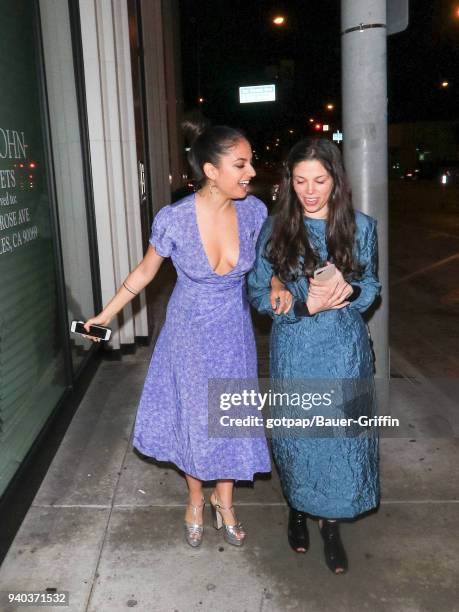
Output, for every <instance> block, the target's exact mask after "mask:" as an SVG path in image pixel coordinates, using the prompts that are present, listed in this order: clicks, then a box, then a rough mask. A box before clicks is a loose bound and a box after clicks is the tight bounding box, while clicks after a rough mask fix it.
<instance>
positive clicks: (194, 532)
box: [183, 498, 206, 548]
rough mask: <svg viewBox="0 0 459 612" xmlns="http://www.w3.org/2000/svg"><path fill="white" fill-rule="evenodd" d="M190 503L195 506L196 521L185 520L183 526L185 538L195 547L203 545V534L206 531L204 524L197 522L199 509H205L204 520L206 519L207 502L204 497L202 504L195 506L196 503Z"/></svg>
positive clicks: (194, 515) (194, 516) (194, 517)
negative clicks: (205, 507)
mask: <svg viewBox="0 0 459 612" xmlns="http://www.w3.org/2000/svg"><path fill="white" fill-rule="evenodd" d="M188 505H189V506H191V507H192V508H193V519H194V522H193V523H188V522H187V521H185V523H184V525H183V528H184V531H185V540H186V542H187V544H189V545H190V546H192V547H193V548H197V547H198V546H201V542H202V535H203V532H204V525H199V524H198V523H197V522H196V516H197V512H198V510H201V508H202V509H203V512H202V515H203V520H204V506H205V505H206V504H205V501H204V498H202V504H201V505H200V506H195V505H194V504H188Z"/></svg>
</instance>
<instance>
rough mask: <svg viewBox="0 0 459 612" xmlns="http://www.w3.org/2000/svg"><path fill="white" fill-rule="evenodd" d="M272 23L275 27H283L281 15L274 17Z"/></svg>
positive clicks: (283, 18) (283, 19)
mask: <svg viewBox="0 0 459 612" xmlns="http://www.w3.org/2000/svg"><path fill="white" fill-rule="evenodd" d="M273 23H274V25H277V26H281V25H284V23H285V17H282V15H278V16H277V17H274V19H273Z"/></svg>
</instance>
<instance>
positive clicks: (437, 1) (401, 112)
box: [180, 0, 459, 139]
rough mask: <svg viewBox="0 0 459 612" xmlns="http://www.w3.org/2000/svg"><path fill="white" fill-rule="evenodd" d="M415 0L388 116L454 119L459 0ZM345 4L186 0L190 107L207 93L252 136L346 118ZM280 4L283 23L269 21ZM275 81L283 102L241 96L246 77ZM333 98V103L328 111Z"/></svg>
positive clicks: (219, 114)
mask: <svg viewBox="0 0 459 612" xmlns="http://www.w3.org/2000/svg"><path fill="white" fill-rule="evenodd" d="M410 5H411V6H410V24H409V26H408V29H407V30H406V31H405V32H402V33H399V34H395V35H392V36H390V37H389V39H388V90H389V121H390V122H399V121H416V120H453V119H456V120H457V119H458V115H459V112H458V104H457V98H458V96H457V91H458V86H459V71H458V69H457V66H458V65H459V17H456V18H455V17H454V8H455V7H457V8H459V1H458V2H453V1H450V0H415V1H414V0H411V2H410ZM339 6H340V3H339V1H338V0H321V1H318V0H317V1H315V2H312V1H307V2H306V1H305V0H303V1H301V0H290V1H285V2H274V1H273V0H214V1H211V0H180V7H181V35H182V66H183V90H184V92H183V93H184V100H185V107H186V109H192V108H193V107H196V106H197V104H196V102H197V98H198V97H199V95H201V96H202V97H203V98H204V100H205V102H204V103H203V104H202V105H201V107H202V110H203V113H204V115H205V116H207V117H208V118H209V119H211V120H212V121H213V122H214V123H228V124H230V125H234V126H240V127H242V128H243V129H245V130H246V131H247V132H248V133H249V134H250V136H251V137H252V138H255V139H258V137H260V136H261V135H262V134H264V135H266V132H271V133H275V132H276V130H278V129H280V128H282V129H284V128H288V127H291V128H294V129H295V133H298V131H302V132H304V131H305V130H307V129H310V126H309V125H308V117H314V118H315V119H317V120H321V121H327V122H330V123H332V124H334V125H335V127H336V126H339V125H340V123H341V121H340V98H341V94H340V92H341V59H340V57H341V48H340V45H341V40H340V11H339ZM275 14H282V15H285V16H286V18H287V23H286V26H283V27H282V28H276V26H274V25H273V24H272V17H273V16H274V15H275ZM198 47H199V49H200V51H199V57H200V62H199V65H200V75H199V74H198V61H197V54H198ZM270 66H271V68H269V67H270ZM275 74H277V75H278V77H279V78H278V79H277V80H275V76H274V75H275ZM444 80H448V81H449V83H450V85H449V87H448V88H447V89H444V88H442V87H441V82H442V81H444ZM270 82H276V83H278V91H279V100H278V102H276V103H264V104H254V105H242V106H241V105H240V104H239V101H238V87H239V86H240V85H256V84H262V83H270ZM199 84H200V88H199ZM199 89H200V91H199ZM328 102H331V103H334V104H335V105H336V109H335V110H334V111H333V112H332V113H328V114H327V111H326V110H325V104H326V103H328Z"/></svg>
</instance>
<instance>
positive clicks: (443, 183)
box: [441, 174, 448, 185]
mask: <svg viewBox="0 0 459 612" xmlns="http://www.w3.org/2000/svg"><path fill="white" fill-rule="evenodd" d="M447 182H448V176H447V175H446V174H442V175H441V184H442V185H446V183H447Z"/></svg>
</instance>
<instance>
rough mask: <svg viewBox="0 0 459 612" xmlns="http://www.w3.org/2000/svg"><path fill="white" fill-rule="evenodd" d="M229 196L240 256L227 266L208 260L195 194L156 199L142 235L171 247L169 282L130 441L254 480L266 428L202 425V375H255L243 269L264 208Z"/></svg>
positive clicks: (202, 475)
mask: <svg viewBox="0 0 459 612" xmlns="http://www.w3.org/2000/svg"><path fill="white" fill-rule="evenodd" d="M234 204H235V206H236V212H237V220H238V232H239V260H238V262H237V264H236V266H235V267H234V268H233V269H232V270H231V271H230V272H228V273H227V274H224V275H220V274H217V273H216V272H214V271H213V270H212V268H211V267H210V264H209V261H208V259H207V255H206V253H205V251H204V247H203V244H202V241H201V237H200V234H199V229H198V225H197V220H196V208H195V194H192V195H190V196H187V197H186V198H184V199H182V200H180V201H178V202H176V203H174V204H171V205H169V206H165V207H164V208H162V209H161V210H160V211H159V212H158V214H157V215H156V217H155V220H154V222H153V227H152V233H151V238H150V243H151V244H152V245H153V246H154V247H155V249H156V251H157V252H158V253H159V254H160V255H161V256H163V257H171V259H172V262H173V264H174V266H175V268H176V270H177V283H176V285H175V287H174V291H173V292H172V295H171V298H170V300H169V304H168V307H167V314H166V321H165V323H164V326H163V328H162V330H161V332H160V335H159V337H158V340H157V343H156V346H155V350H154V352H153V356H152V359H151V363H150V367H149V370H148V373H147V377H146V380H145V384H144V388H143V392H142V396H141V399H140V405H139V409H138V412H137V418H136V423H135V428H134V446H135V448H136V449H138V450H139V451H140V452H141V453H142V454H144V455H148V456H150V457H154V458H155V459H157V460H159V461H168V462H172V463H174V464H175V465H176V466H177V467H178V468H179V469H181V470H182V471H183V472H185V473H186V474H189V475H191V476H194V477H195V478H199V479H200V480H219V479H234V480H252V479H253V476H254V474H255V473H257V472H269V471H270V470H271V465H270V458H269V453H268V448H267V444H266V440H265V438H264V437H253V438H249V437H240V438H216V437H211V436H209V435H208V426H207V423H208V410H207V408H208V381H209V379H212V378H236V379H245V378H248V379H255V378H256V377H257V361H256V347H255V338H254V333H253V327H252V321H251V316H250V310H249V305H248V302H247V297H246V278H245V277H246V274H247V272H248V271H249V270H250V269H251V267H252V265H253V262H254V260H255V244H256V241H257V237H258V234H259V232H260V229H261V226H262V224H263V221H264V220H265V218H266V216H267V211H266V207H265V205H264V204H263V202H261V201H260V200H258V199H257V198H256V197H254V196H251V195H249V196H247V198H245V199H244V200H235V201H234Z"/></svg>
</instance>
